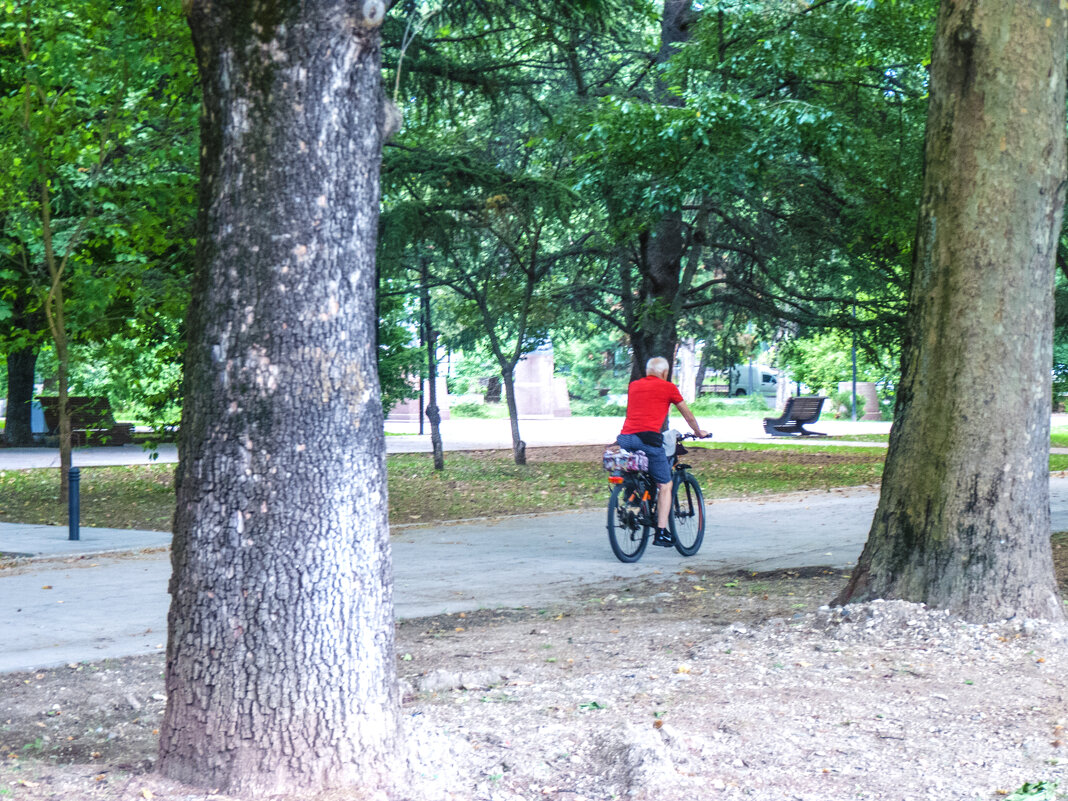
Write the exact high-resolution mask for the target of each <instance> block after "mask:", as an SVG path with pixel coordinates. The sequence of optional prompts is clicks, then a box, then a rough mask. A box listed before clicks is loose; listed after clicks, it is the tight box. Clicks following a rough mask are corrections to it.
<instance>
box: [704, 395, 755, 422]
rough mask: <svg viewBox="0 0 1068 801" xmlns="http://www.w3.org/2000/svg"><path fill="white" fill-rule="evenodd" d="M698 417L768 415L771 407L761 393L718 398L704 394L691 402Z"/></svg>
mask: <svg viewBox="0 0 1068 801" xmlns="http://www.w3.org/2000/svg"><path fill="white" fill-rule="evenodd" d="M689 406H690V411H692V412H693V413H694V414H695V415H697V416H698V417H767V416H768V414H769V412H770V409H769V407H768V404H767V402H766V401H765V400H764V398H763V397H761V396H759V395H750V396H748V397H745V398H716V397H713V396H711V395H702V396H701V397H699V398H697V399H696V400H694V402H693V403H691V404H689Z"/></svg>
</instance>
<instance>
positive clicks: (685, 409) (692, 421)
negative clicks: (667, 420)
mask: <svg viewBox="0 0 1068 801" xmlns="http://www.w3.org/2000/svg"><path fill="white" fill-rule="evenodd" d="M675 408H676V409H678V410H679V414H681V415H682V419H683V420H685V421H686V422H687V423H688V424H689V426H690V428H691V429H693V433H695V434H696V435H697V436H699V437H707V436H708V432H707V431H705V430H704V429H703V428H701V426H699V425H698V424H697V418H696V417H694V416H693V412H691V411H690V407H689V406H687V405H686V401H679V402H678V403H676V404H675Z"/></svg>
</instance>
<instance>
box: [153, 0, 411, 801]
mask: <svg viewBox="0 0 1068 801" xmlns="http://www.w3.org/2000/svg"><path fill="white" fill-rule="evenodd" d="M186 10H187V13H188V15H189V22H190V27H191V28H192V31H193V37H194V43H195V46H196V55H197V62H198V66H199V70H200V76H201V85H202V90H203V95H204V111H203V118H202V152H201V183H200V216H199V222H198V228H199V230H198V243H197V248H198V254H197V267H196V273H195V278H194V287H193V302H192V306H191V310H190V316H189V322H188V325H189V345H188V349H187V357H186V358H187V362H186V373H185V399H186V400H185V405H184V410H183V419H182V428H181V432H182V434H181V435H182V438H183V442H182V451H181V454H182V456H181V463H180V465H179V469H178V474H177V511H176V514H175V527H174V549H173V556H172V561H173V567H174V574H173V577H172V579H171V584H170V592H171V596H172V597H171V609H170V614H169V621H168V622H169V638H168V646H167V667H166V686H167V696H168V697H167V709H166V712H165V716H164V720H163V723H162V725H161V737H160V758H159V763H158V765H159V770H160V771H161V772H162V773H163V774H165V775H167V776H169V777H171V778H175V779H178V780H181V781H184V782H188V783H191V784H195V785H199V786H202V787H210V788H219V789H221V790H223V791H225V792H229V793H233V794H238V795H242V796H259V795H269V794H272V793H293V792H294V791H297V790H299V791H302V792H314V791H318V790H320V789H322V788H327V787H357V786H358V787H360V788H362V790H365V791H370V790H375V789H376V788H380V787H388V786H389V774H390V772H391V771H392V769H393V768H394V767H395V766H394V754H395V752H396V741H397V734H396V729H397V725H398V698H397V689H396V676H395V667H394V658H395V657H394V643H393V614H392V612H393V604H392V576H391V572H392V571H391V562H390V548H389V530H388V525H387V517H386V482H385V442H384V434H383V421H382V409H381V405H380V402H379V389H378V378H377V374H376V366H375V353H374V347H373V344H374V342H375V326H376V318H375V311H374V310H375V298H374V294H375V289H374V288H375V265H374V253H375V237H376V229H377V220H378V203H379V183H378V181H379V164H380V158H381V137H382V132H381V129H380V126H381V125H382V121H383V114H382V93H381V87H380V73H379V57H380V54H379V31H378V26H379V25H380V24H381V21H382V16H383V14H384V13H385V9H384V5H383V3H382V2H374V1H372V0H366V1H364V0H361V2H352V0H187V3H186ZM346 792H348V791H346ZM387 792H388V791H387Z"/></svg>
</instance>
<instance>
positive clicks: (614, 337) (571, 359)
mask: <svg viewBox="0 0 1068 801" xmlns="http://www.w3.org/2000/svg"><path fill="white" fill-rule="evenodd" d="M580 330H581V332H582V334H583V336H576V337H575V338H573V339H568V340H565V341H559V340H557V341H555V342H554V343H553V344H554V349H553V357H554V361H555V363H556V369H557V372H559V373H560V374H561V375H564V376H566V377H567V391H568V393H569V394H570V396H571V397H572V399H573V400H579V401H583V402H585V403H586V404H587V406H585V407H583V408H587V409H589V410H590V411H589V413H591V414H593V413H596V412H594V411H593V410H594V409H598V408H605V407H614V404H611V403H606V402H605V401H604V397H605V396H607V395H625V394H626V392H627V385H628V384H629V383H630V354H629V352H628V349H627V348H626V346H625V343H624V342H623V341H622V337H621V336H620V335H619V334H618V333H613V332H604V331H599V330H598V329H597V327H595V326H594V325H592V324H589V325H587V326H585V327H583V328H582V329H580ZM576 333H577V332H576ZM574 409H575V405H574V403H572V411H574ZM605 411H606V413H607V414H614V412H611V411H608V410H607V408H605Z"/></svg>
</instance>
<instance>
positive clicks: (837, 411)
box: [828, 389, 866, 420]
mask: <svg viewBox="0 0 1068 801" xmlns="http://www.w3.org/2000/svg"><path fill="white" fill-rule="evenodd" d="M865 403H866V401H865V398H864V396H863V395H859V394H858V395H857V419H858V420H859V419H860V418H861V417H862V416H863V415H864V405H865ZM828 411H832V412H833V413H834V416H835V417H847V416H850V415H852V412H853V391H852V390H851V389H850V390H844V391H842V392H834V393H832V394H831V408H830V409H829V410H828Z"/></svg>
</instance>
